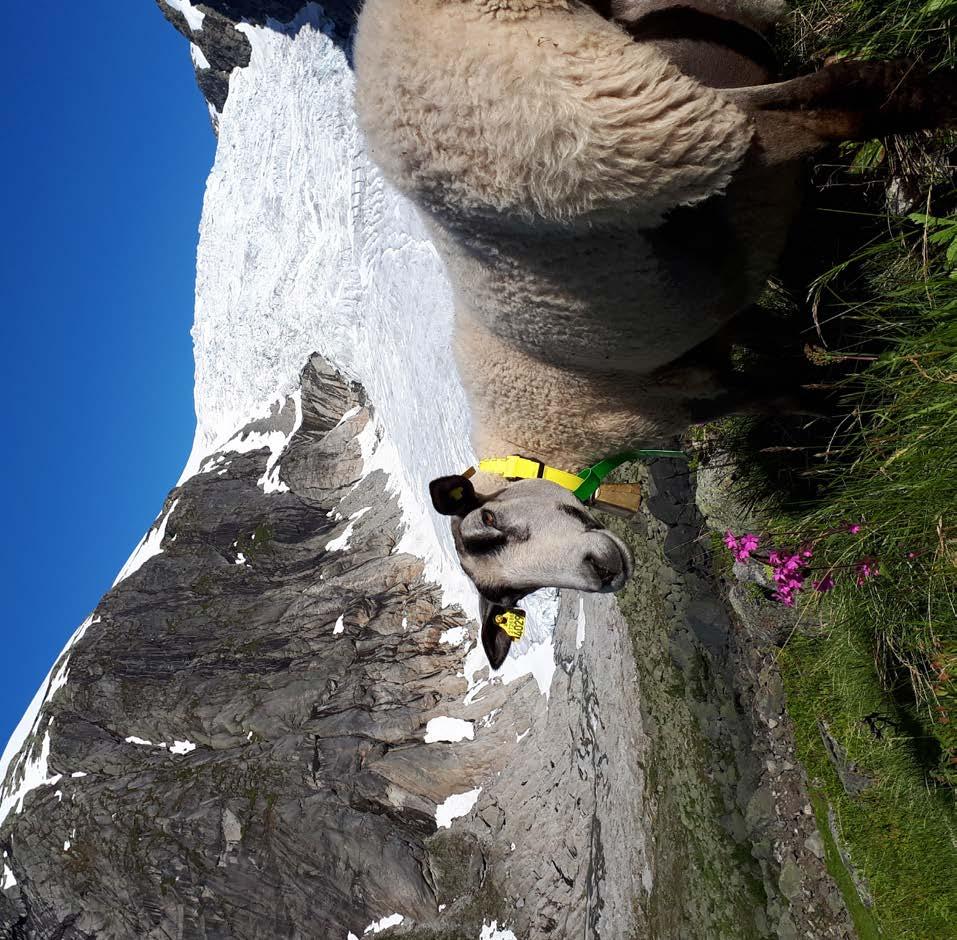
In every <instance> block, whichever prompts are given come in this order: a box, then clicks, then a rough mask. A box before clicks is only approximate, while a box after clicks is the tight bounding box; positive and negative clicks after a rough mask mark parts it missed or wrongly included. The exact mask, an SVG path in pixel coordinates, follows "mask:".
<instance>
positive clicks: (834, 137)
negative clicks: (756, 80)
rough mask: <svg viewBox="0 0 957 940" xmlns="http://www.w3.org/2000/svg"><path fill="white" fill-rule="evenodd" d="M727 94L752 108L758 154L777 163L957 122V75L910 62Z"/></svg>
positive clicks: (852, 68) (866, 65)
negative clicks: (824, 149)
mask: <svg viewBox="0 0 957 940" xmlns="http://www.w3.org/2000/svg"><path fill="white" fill-rule="evenodd" d="M722 94H723V95H725V96H727V97H728V98H730V99H731V100H732V101H734V102H735V103H736V104H737V105H738V106H739V107H741V108H742V109H744V110H745V111H747V112H748V113H749V114H750V115H751V117H752V120H753V121H754V124H755V127H756V130H757V152H756V156H757V159H758V161H759V162H760V163H762V164H765V165H767V164H779V163H785V162H787V161H790V160H794V159H797V158H800V157H803V156H807V155H809V154H812V153H814V152H815V151H817V150H819V149H821V148H822V147H823V146H825V145H826V144H828V143H832V142H835V141H842V140H867V139H869V138H871V137H880V136H883V135H886V134H896V133H903V132H907V131H914V130H920V129H923V128H933V127H940V126H953V125H955V124H957V72H954V71H951V70H946V71H940V72H935V73H929V72H928V71H927V70H926V69H924V68H922V67H921V66H918V65H915V64H914V63H908V62H837V63H834V64H833V65H828V66H825V67H824V68H823V69H820V70H819V71H817V72H814V73H813V74H812V75H806V76H804V77H802V78H795V79H791V80H790V81H787V82H779V83H776V84H772V85H756V86H752V87H750V88H732V89H726V90H723V91H722Z"/></svg>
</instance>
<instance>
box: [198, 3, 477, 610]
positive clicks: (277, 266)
mask: <svg viewBox="0 0 957 940" xmlns="http://www.w3.org/2000/svg"><path fill="white" fill-rule="evenodd" d="M271 26H273V27H275V26H276V24H271ZM238 28H239V29H240V30H241V31H242V32H243V33H245V35H246V36H247V37H248V39H249V41H250V45H251V47H252V61H251V63H250V65H249V66H248V67H246V68H244V69H237V70H236V71H235V72H234V73H233V76H232V79H231V81H230V91H229V98H228V100H227V102H226V106H225V108H224V111H223V114H222V116H221V119H220V125H219V146H218V148H217V152H216V161H215V164H214V166H213V169H212V172H211V173H210V177H209V180H208V183H207V187H206V198H205V204H204V210H203V218H202V223H201V225H200V243H199V249H198V257H197V279H196V322H195V325H194V327H193V337H194V342H195V351H196V413H197V432H196V439H195V443H194V448H193V452H192V454H191V456H190V459H189V461H188V464H187V467H186V470H185V472H184V478H185V477H187V476H190V475H191V474H192V473H194V472H196V470H198V468H199V466H200V465H201V463H202V462H203V460H204V458H206V457H207V456H208V455H210V454H212V453H215V452H216V451H217V450H219V449H221V448H222V447H223V445H224V444H225V443H226V442H227V441H229V439H230V438H231V437H232V436H233V435H234V433H235V430H236V428H240V427H243V426H244V425H245V424H246V423H247V422H248V420H249V415H251V414H254V413H256V412H257V411H258V410H261V408H262V403H264V402H270V401H274V400H275V399H276V398H277V397H278V396H284V395H287V394H289V393H290V392H291V391H292V390H293V389H294V388H295V387H296V386H297V384H298V378H299V372H300V370H301V368H302V366H303V364H304V363H305V362H306V360H307V359H308V357H309V355H310V354H311V353H313V352H318V353H320V354H321V355H323V356H324V357H325V358H326V359H328V360H329V361H331V362H333V363H334V364H335V365H336V366H337V367H338V368H339V369H341V370H342V371H343V372H344V373H345V374H347V375H349V376H350V377H351V378H354V379H356V380H358V381H359V382H361V383H362V384H363V386H364V387H365V389H366V391H367V392H368V394H369V397H370V399H371V401H372V402H373V403H374V406H375V413H376V423H375V427H374V428H371V429H370V430H369V434H370V435H371V434H375V435H376V441H375V446H374V447H373V448H370V453H369V460H368V461H367V467H366V472H371V470H372V469H376V468H381V469H383V470H385V471H386V472H387V473H388V474H389V478H390V483H391V486H392V488H393V489H394V491H395V492H397V493H398V495H399V498H400V502H401V505H402V508H403V511H404V519H405V524H406V525H405V533H404V539H403V542H402V544H401V545H400V549H401V550H402V551H412V552H414V553H415V554H416V555H418V556H419V557H421V558H422V559H423V560H424V561H425V563H426V575H427V576H428V577H430V578H432V579H433V580H436V581H437V582H438V583H440V584H441V585H443V587H444V588H445V591H446V600H447V601H448V602H449V603H456V602H457V603H460V604H462V605H463V606H464V607H465V609H466V610H467V611H468V612H469V613H471V614H472V615H474V614H475V613H476V610H475V600H474V590H473V589H472V588H471V585H470V584H469V583H468V582H467V579H466V578H465V576H464V575H463V573H462V572H461V569H460V567H459V564H458V561H457V560H456V559H455V556H454V551H453V548H452V541H451V535H450V533H449V531H448V528H449V527H448V523H447V522H446V521H445V520H444V519H437V518H436V517H435V515H434V513H433V512H432V509H431V505H430V502H429V498H428V482H429V480H430V479H433V478H434V477H436V476H441V475H443V474H446V473H449V472H453V471H456V470H461V469H464V468H465V467H467V466H469V465H471V464H472V463H473V462H474V455H473V454H472V453H471V448H470V445H469V427H470V419H469V412H468V407H467V405H466V401H465V395H464V393H463V391H462V388H461V385H460V383H459V380H458V376H457V375H456V373H455V370H454V367H453V365H452V355H451V351H450V345H449V342H450V336H451V314H452V297H451V291H450V289H449V286H448V283H447V281H446V278H445V275H444V273H443V270H442V264H441V262H440V260H439V258H438V256H437V254H436V252H435V249H434V248H433V247H432V244H431V242H430V241H429V238H428V236H427V234H426V232H425V228H424V226H423V224H422V222H421V220H420V219H419V217H418V216H417V215H416V213H415V211H414V209H413V208H412V206H411V205H410V204H409V203H408V202H407V201H406V200H404V199H403V198H402V197H400V196H399V195H398V194H397V193H396V192H394V191H393V190H392V189H390V188H389V187H388V186H387V185H386V184H385V183H384V182H383V180H382V179H381V177H380V176H379V175H378V172H377V171H376V170H375V169H374V168H373V166H372V165H371V164H370V163H369V161H368V159H367V157H366V155H365V152H364V148H363V143H362V139H361V135H360V133H359V129H358V127H357V124H356V121H355V117H354V113H353V91H354V81H353V76H352V73H351V71H350V69H349V66H348V63H347V61H346V57H345V55H344V53H343V52H342V50H341V49H339V48H338V47H337V46H336V45H335V43H334V42H333V41H332V40H331V39H330V38H329V35H328V33H329V32H330V31H331V24H330V23H329V22H328V21H327V20H325V19H324V18H323V16H322V13H321V11H320V9H319V8H318V7H317V6H316V5H315V4H312V5H310V6H308V7H306V8H305V10H303V12H302V13H301V14H300V16H299V17H298V18H297V19H296V20H295V21H294V22H293V23H292V24H290V25H289V26H288V27H286V28H284V29H279V28H265V27H258V26H253V25H250V24H241V25H240V26H239V27H238Z"/></svg>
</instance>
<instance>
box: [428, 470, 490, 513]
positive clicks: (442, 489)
mask: <svg viewBox="0 0 957 940" xmlns="http://www.w3.org/2000/svg"><path fill="white" fill-rule="evenodd" d="M429 495H430V496H431V497H432V505H433V506H434V507H435V511H436V512H440V513H442V515H443V516H464V515H466V514H467V513H470V512H471V511H472V510H473V509H475V508H476V507H477V506H478V505H479V499H478V496H476V495H475V487H473V486H472V484H471V483H470V482H469V481H468V480H467V479H466V478H465V477H462V476H451V477H439V478H438V479H437V480H433V481H432V482H431V483H430V484H429Z"/></svg>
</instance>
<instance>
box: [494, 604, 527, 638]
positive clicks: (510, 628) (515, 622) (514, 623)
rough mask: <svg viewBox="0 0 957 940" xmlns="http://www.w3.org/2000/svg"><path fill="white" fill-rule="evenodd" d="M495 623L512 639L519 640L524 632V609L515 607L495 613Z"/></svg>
mask: <svg viewBox="0 0 957 940" xmlns="http://www.w3.org/2000/svg"><path fill="white" fill-rule="evenodd" d="M495 623H496V624H497V625H498V626H500V627H501V628H502V629H503V630H504V631H505V632H506V633H507V634H508V635H509V636H510V637H511V638H512V640H520V639H521V638H522V634H523V633H524V632H525V611H524V610H519V609H518V608H517V607H515V608H512V609H511V610H506V611H505V612H504V613H501V614H496V615H495Z"/></svg>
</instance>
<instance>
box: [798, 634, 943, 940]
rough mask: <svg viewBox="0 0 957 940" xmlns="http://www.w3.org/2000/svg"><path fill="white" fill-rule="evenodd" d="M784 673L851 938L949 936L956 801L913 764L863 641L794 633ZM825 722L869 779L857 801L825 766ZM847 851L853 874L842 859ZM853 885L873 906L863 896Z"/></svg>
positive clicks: (896, 712)
mask: <svg viewBox="0 0 957 940" xmlns="http://www.w3.org/2000/svg"><path fill="white" fill-rule="evenodd" d="M781 665H782V673H783V675H784V677H785V687H786V690H787V696H788V712H789V714H790V715H791V718H792V720H793V722H794V726H795V736H796V744H797V750H798V757H799V758H800V760H801V762H802V763H803V764H804V767H805V769H806V771H807V774H808V778H809V780H810V784H811V786H810V790H811V802H812V805H813V807H814V810H815V815H816V817H817V822H818V828H819V830H820V832H821V835H822V838H823V840H824V844H825V856H826V861H827V865H828V870H829V871H830V872H831V874H832V876H833V877H834V879H835V881H836V882H837V884H838V886H839V887H840V889H841V892H842V894H843V895H844V897H845V901H846V903H847V907H848V910H849V911H850V912H851V915H852V917H853V919H854V924H855V927H856V928H857V932H858V935H859V936H860V937H861V938H869V937H875V938H876V937H883V938H888V940H928V938H931V937H933V938H941V940H943V938H946V937H954V936H955V926H954V925H955V924H957V891H955V886H954V872H955V871H957V826H955V821H954V816H953V803H952V800H951V797H950V793H949V792H948V791H946V790H945V789H941V788H928V787H927V786H926V785H925V781H924V776H923V774H922V772H921V771H920V770H919V766H918V764H917V762H915V761H914V760H913V759H912V754H911V749H912V747H913V744H914V739H913V737H912V736H911V734H910V732H909V729H908V722H909V718H908V715H907V712H906V710H902V709H900V708H899V707H898V705H897V704H896V703H895V701H894V699H893V697H891V696H889V695H887V694H886V693H885V692H883V691H882V690H881V688H880V685H879V683H878V682H877V681H876V674H875V669H874V661H873V657H872V655H871V648H870V637H869V636H868V634H867V633H854V632H851V631H843V630H842V631H838V632H836V633H832V634H830V635H828V636H825V637H808V636H803V635H800V634H799V635H796V636H795V637H794V638H793V639H792V641H791V642H790V643H789V644H788V646H787V648H786V649H785V650H784V651H783V652H782V654H781ZM865 719H866V720H865ZM822 720H823V721H826V723H827V726H828V730H829V733H830V734H831V735H832V736H833V737H834V738H835V739H836V740H837V741H838V742H839V743H840V745H841V746H842V748H843V749H844V750H845V751H846V756H847V759H848V760H849V761H852V762H853V764H854V767H855V770H856V771H857V772H859V773H861V774H863V775H865V776H866V777H868V778H870V779H871V780H872V781H873V782H872V783H871V785H870V786H869V787H867V788H866V789H865V790H864V791H863V792H862V793H860V794H859V795H857V796H851V795H848V794H847V793H846V792H845V791H844V788H843V787H842V785H841V781H840V779H839V777H838V774H837V770H836V769H835V767H834V766H833V765H832V763H831V761H830V759H829V758H828V755H827V752H826V750H825V748H824V746H823V744H822V740H821V736H820V731H819V722H820V721H822ZM875 729H876V731H875ZM878 735H879V736H878ZM844 846H847V848H848V849H849V850H850V857H851V858H850V861H851V866H852V867H849V865H848V862H847V860H845V859H844V858H843V857H842V855H841V852H840V849H841V848H842V847H844ZM855 877H856V878H858V879H860V880H862V881H863V883H864V884H865V885H866V889H867V893H868V894H869V895H870V896H871V897H872V898H873V902H871V897H867V896H866V895H865V896H864V897H863V898H862V894H863V892H861V891H859V889H858V888H857V886H856V884H855ZM871 904H872V906H871Z"/></svg>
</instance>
